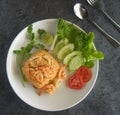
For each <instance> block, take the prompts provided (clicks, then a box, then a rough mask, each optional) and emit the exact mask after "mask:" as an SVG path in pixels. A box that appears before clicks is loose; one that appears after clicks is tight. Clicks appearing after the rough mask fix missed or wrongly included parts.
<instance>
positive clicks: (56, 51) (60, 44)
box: [54, 38, 68, 55]
mask: <svg viewBox="0 0 120 115" xmlns="http://www.w3.org/2000/svg"><path fill="white" fill-rule="evenodd" d="M66 44H68V39H67V38H65V39H62V40H60V41H59V42H58V43H57V44H56V46H55V48H54V54H55V55H57V53H58V52H59V50H60V49H61V48H63V47H64V46H65V45H66Z"/></svg>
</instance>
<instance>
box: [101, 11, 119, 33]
mask: <svg viewBox="0 0 120 115" xmlns="http://www.w3.org/2000/svg"><path fill="white" fill-rule="evenodd" d="M100 11H101V12H102V13H103V14H104V15H105V16H106V17H107V18H108V19H109V20H110V21H111V23H112V25H113V26H114V27H115V28H116V29H117V31H118V32H120V25H118V24H117V23H116V22H115V21H114V20H113V19H112V18H111V17H110V16H109V15H108V14H107V13H106V12H105V11H104V10H100Z"/></svg>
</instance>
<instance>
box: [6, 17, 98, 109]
mask: <svg viewBox="0 0 120 115" xmlns="http://www.w3.org/2000/svg"><path fill="white" fill-rule="evenodd" d="M56 26H57V19H46V20H41V21H38V22H35V23H33V28H34V32H36V31H37V30H38V28H41V29H45V30H46V31H48V32H51V33H53V34H54V33H55V30H56ZM26 33H27V27H26V28H25V29H23V30H22V31H21V32H20V33H19V34H18V35H17V36H16V38H15V39H14V41H13V42H12V44H11V46H10V49H9V51H8V56H7V62H6V67H7V68H6V69H7V75H8V79H9V82H10V84H11V87H12V88H13V90H14V91H15V93H16V94H17V95H18V97H20V98H21V99H22V100H23V101H24V102H25V103H27V104H28V105H30V106H32V107H34V108H37V109H40V110H45V111H60V110H65V109H68V108H70V107H73V106H74V105H76V104H78V103H80V102H81V101H82V100H83V99H84V98H85V97H86V96H87V95H88V94H89V93H90V91H91V90H92V88H93V86H94V84H95V82H96V79H97V75H98V68H99V61H95V66H94V67H93V68H92V74H93V76H92V79H91V80H90V81H89V82H88V83H87V84H86V85H85V87H84V88H83V89H82V90H73V89H70V88H68V86H67V79H66V81H64V82H63V83H62V85H61V86H60V87H59V88H58V89H57V90H56V92H55V94H54V95H52V96H50V95H48V94H46V93H44V94H43V95H42V96H38V95H37V91H36V90H35V89H34V88H33V87H32V85H31V84H29V83H27V84H26V87H25V88H24V87H23V85H22V83H21V79H20V74H19V72H18V67H17V64H16V55H15V54H13V50H15V49H20V48H21V47H22V46H24V45H25V44H26V42H27V39H26Z"/></svg>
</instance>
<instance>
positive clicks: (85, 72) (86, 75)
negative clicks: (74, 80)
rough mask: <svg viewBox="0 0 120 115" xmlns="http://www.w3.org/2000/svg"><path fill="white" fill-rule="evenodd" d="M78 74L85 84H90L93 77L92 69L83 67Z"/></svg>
mask: <svg viewBox="0 0 120 115" xmlns="http://www.w3.org/2000/svg"><path fill="white" fill-rule="evenodd" d="M76 74H77V75H78V76H82V79H83V81H84V82H88V81H89V80H90V79H91V77H92V72H91V70H90V68H88V67H86V66H81V67H80V68H79V69H78V70H77V71H76Z"/></svg>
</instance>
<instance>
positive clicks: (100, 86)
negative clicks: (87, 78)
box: [0, 0, 120, 115]
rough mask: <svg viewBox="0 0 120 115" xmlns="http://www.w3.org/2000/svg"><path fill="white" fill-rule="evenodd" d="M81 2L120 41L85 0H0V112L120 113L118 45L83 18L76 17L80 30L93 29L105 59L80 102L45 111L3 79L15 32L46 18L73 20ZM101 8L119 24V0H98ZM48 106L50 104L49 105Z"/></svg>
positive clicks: (31, 114)
mask: <svg viewBox="0 0 120 115" xmlns="http://www.w3.org/2000/svg"><path fill="white" fill-rule="evenodd" d="M77 2H81V3H84V4H85V5H86V7H87V8H88V9H89V12H90V14H91V18H92V19H94V20H95V21H96V22H97V23H98V24H99V25H100V26H101V27H102V28H104V29H105V30H106V31H107V32H108V33H110V34H111V35H112V36H114V37H115V38H116V39H117V40H119V41H120V33H118V32H117V31H116V29H115V28H114V27H113V26H112V25H111V23H110V22H109V20H107V19H106V18H105V17H104V16H103V14H102V13H101V12H99V11H98V10H96V9H94V8H91V7H90V6H89V5H88V4H87V3H86V1H85V0H0V115H48V114H49V115H52V114H54V115H79V114H80V115H120V49H115V48H113V47H112V46H111V45H110V44H109V43H108V41H107V40H106V39H105V37H104V36H103V35H102V34H101V33H100V32H99V31H98V30H97V29H96V28H95V27H94V26H93V25H91V24H90V23H88V22H87V21H78V22H76V24H77V25H79V26H80V27H82V28H83V29H84V30H86V31H87V32H88V31H93V32H94V33H95V36H96V39H95V41H94V43H95V45H96V47H97V49H98V50H101V51H102V52H103V53H104V55H105V59H104V60H103V61H101V62H100V68H99V75H98V79H97V82H96V84H95V87H94V88H93V90H92V91H91V93H90V94H89V95H88V97H87V98H86V99H84V100H83V101H82V102H81V103H79V104H78V105H76V106H75V107H73V108H71V109H68V110H65V111H60V112H45V111H40V110H37V109H35V108H32V107H30V106H28V105H27V104H25V103H24V102H23V101H21V100H20V99H19V98H18V97H17V96H16V94H15V93H14V91H13V90H12V88H11V87H10V84H9V82H8V79H7V75H6V69H5V63H6V56H7V51H8V49H9V46H10V44H11V42H12V41H13V39H14V38H15V36H16V35H17V34H18V32H20V31H21V30H22V29H23V28H24V27H25V26H27V25H28V24H30V23H32V22H35V21H38V20H41V19H46V18H58V17H63V18H64V19H66V20H70V21H75V20H76V19H77V18H76V17H75V16H74V14H73V12H72V9H73V5H74V4H75V3H77ZM101 5H102V9H104V10H105V11H106V12H107V13H108V14H109V15H110V16H112V17H113V19H114V20H115V21H116V22H117V23H118V24H119V25H120V10H119V9H120V0H102V1H101ZM51 106H52V105H51Z"/></svg>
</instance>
